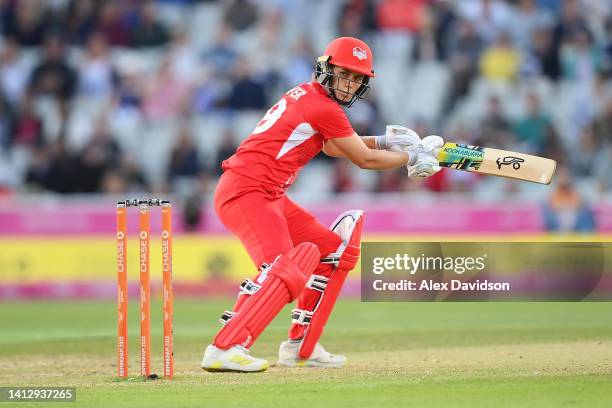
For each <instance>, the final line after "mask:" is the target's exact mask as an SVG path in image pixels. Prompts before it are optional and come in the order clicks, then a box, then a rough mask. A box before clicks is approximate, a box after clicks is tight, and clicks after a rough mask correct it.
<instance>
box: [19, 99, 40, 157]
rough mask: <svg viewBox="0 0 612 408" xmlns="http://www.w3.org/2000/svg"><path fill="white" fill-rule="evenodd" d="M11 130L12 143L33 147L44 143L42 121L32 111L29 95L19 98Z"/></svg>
mask: <svg viewBox="0 0 612 408" xmlns="http://www.w3.org/2000/svg"><path fill="white" fill-rule="evenodd" d="M11 131H12V140H11V142H12V144H13V145H21V146H28V147H30V148H34V147H40V146H42V145H43V144H44V138H43V136H44V135H43V122H42V120H41V118H40V117H39V116H38V115H37V114H36V113H35V112H34V106H33V101H32V98H31V97H28V96H26V97H24V98H23V99H22V100H21V104H20V106H19V110H18V113H17V115H16V116H15V119H14V123H13V128H12V129H11Z"/></svg>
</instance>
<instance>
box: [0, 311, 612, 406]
mask: <svg viewBox="0 0 612 408" xmlns="http://www.w3.org/2000/svg"><path fill="white" fill-rule="evenodd" d="M135 303H136V302H132V304H131V305H130V316H129V319H130V375H131V378H130V379H129V380H127V381H118V380H117V379H116V378H115V374H116V350H115V347H116V345H115V343H116V337H115V335H116V305H115V303H114V302H112V301H109V302H91V301H74V302H34V303H19V302H16V303H13V302H5V303H0V327H2V335H1V336H0V385H2V386H7V385H10V386H25V385H39V386H76V387H77V401H76V403H54V404H53V406H54V407H58V408H59V407H61V406H68V407H153V406H157V407H159V406H168V407H205V406H214V407H233V406H236V407H241V408H244V407H259V406H261V407H264V406H265V407H270V406H289V407H291V408H297V407H309V408H313V407H320V406H333V407H338V406H350V407H351V408H358V407H368V408H372V407H380V406H414V407H493V406H494V407H496V408H504V407H610V406H612V385H611V384H612V303H360V302H358V301H342V302H340V303H339V304H338V306H337V308H336V310H335V312H334V314H333V315H332V318H331V319H330V322H329V324H328V327H327V330H326V333H325V334H324V337H323V339H322V340H323V341H322V343H323V344H324V345H325V346H326V347H327V349H328V350H330V351H332V352H342V353H344V354H346V355H347V356H348V365H347V367H346V368H344V369H330V370H316V369H304V368H296V369H281V368H279V367H271V368H270V370H269V371H268V372H266V373H261V374H231V373H216V374H213V373H205V372H203V371H202V370H201V369H200V368H199V363H200V360H201V357H202V351H203V349H204V347H205V346H206V345H207V344H208V342H209V341H210V339H211V337H212V336H213V335H214V333H215V332H216V330H217V329H218V328H219V324H218V323H217V318H218V316H219V314H220V312H221V311H223V310H225V309H226V308H228V307H229V306H230V305H231V303H232V301H231V300H230V299H216V300H207V301H195V300H190V301H185V300H180V301H177V303H176V304H175V358H176V363H175V366H176V377H175V379H174V380H172V381H166V380H163V379H162V380H157V381H143V380H141V379H139V378H138V340H137V336H138V333H139V326H138V321H137V318H138V311H137V309H136V307H137V305H136V304H135ZM158 315H161V307H160V305H159V304H153V307H152V324H153V332H152V334H153V351H152V365H153V367H152V372H156V373H158V374H159V373H161V350H162V347H161V316H159V318H157V316H158ZM287 316H288V310H286V311H285V313H282V314H281V315H280V316H279V318H277V319H276V320H275V321H274V322H273V324H272V325H271V326H270V327H269V328H268V330H267V331H266V332H265V333H264V334H263V335H262V336H261V338H260V340H259V341H258V342H257V343H256V345H255V347H254V348H253V354H254V355H256V356H261V357H264V358H267V359H269V360H270V361H271V362H273V361H275V355H276V350H277V347H278V344H279V343H280V341H281V340H283V339H284V338H285V336H286V330H287V328H288V317H287ZM43 405H45V404H41V403H31V404H30V403H18V404H17V405H16V406H18V407H27V406H33V407H40V406H43ZM2 406H10V404H7V403H0V408H1V407H2Z"/></svg>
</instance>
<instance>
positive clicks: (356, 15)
mask: <svg viewBox="0 0 612 408" xmlns="http://www.w3.org/2000/svg"><path fill="white" fill-rule="evenodd" d="M376 28H377V27H376V8H375V4H374V1H372V0H347V1H345V2H344V4H342V6H341V7H340V10H339V13H338V32H339V33H340V35H341V36H343V37H357V38H364V37H367V35H368V34H370V33H372V32H373V31H375V30H376Z"/></svg>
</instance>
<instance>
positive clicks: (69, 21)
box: [62, 0, 98, 45]
mask: <svg viewBox="0 0 612 408" xmlns="http://www.w3.org/2000/svg"><path fill="white" fill-rule="evenodd" d="M97 8H98V6H97V4H96V3H95V0H71V1H70V3H69V4H68V9H67V11H66V13H65V17H64V20H63V22H62V26H63V30H64V33H65V35H66V42H67V43H68V44H70V45H83V43H84V41H85V40H87V39H88V38H89V36H90V35H91V34H92V33H93V30H94V29H95V27H96V19H97V15H96V11H97Z"/></svg>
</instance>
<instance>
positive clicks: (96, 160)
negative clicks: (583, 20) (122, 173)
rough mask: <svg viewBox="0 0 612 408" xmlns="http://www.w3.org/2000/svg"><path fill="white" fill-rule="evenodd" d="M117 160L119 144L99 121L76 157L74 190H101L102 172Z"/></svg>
mask: <svg viewBox="0 0 612 408" xmlns="http://www.w3.org/2000/svg"><path fill="white" fill-rule="evenodd" d="M118 162H119V146H118V145H117V143H115V141H114V140H113V139H112V137H111V136H110V134H109V131H108V128H107V127H106V126H105V123H104V122H99V123H98V125H97V126H96V130H95V132H94V135H93V136H92V138H91V140H90V141H89V143H88V144H87V145H86V146H85V147H84V148H83V151H82V152H81V154H79V156H78V159H77V170H76V173H75V174H74V175H73V177H74V183H75V185H74V187H73V188H74V192H78V193H95V192H99V191H100V190H101V186H102V180H103V177H104V174H105V173H106V171H107V170H108V169H109V168H114V167H116V166H117V164H118Z"/></svg>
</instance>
